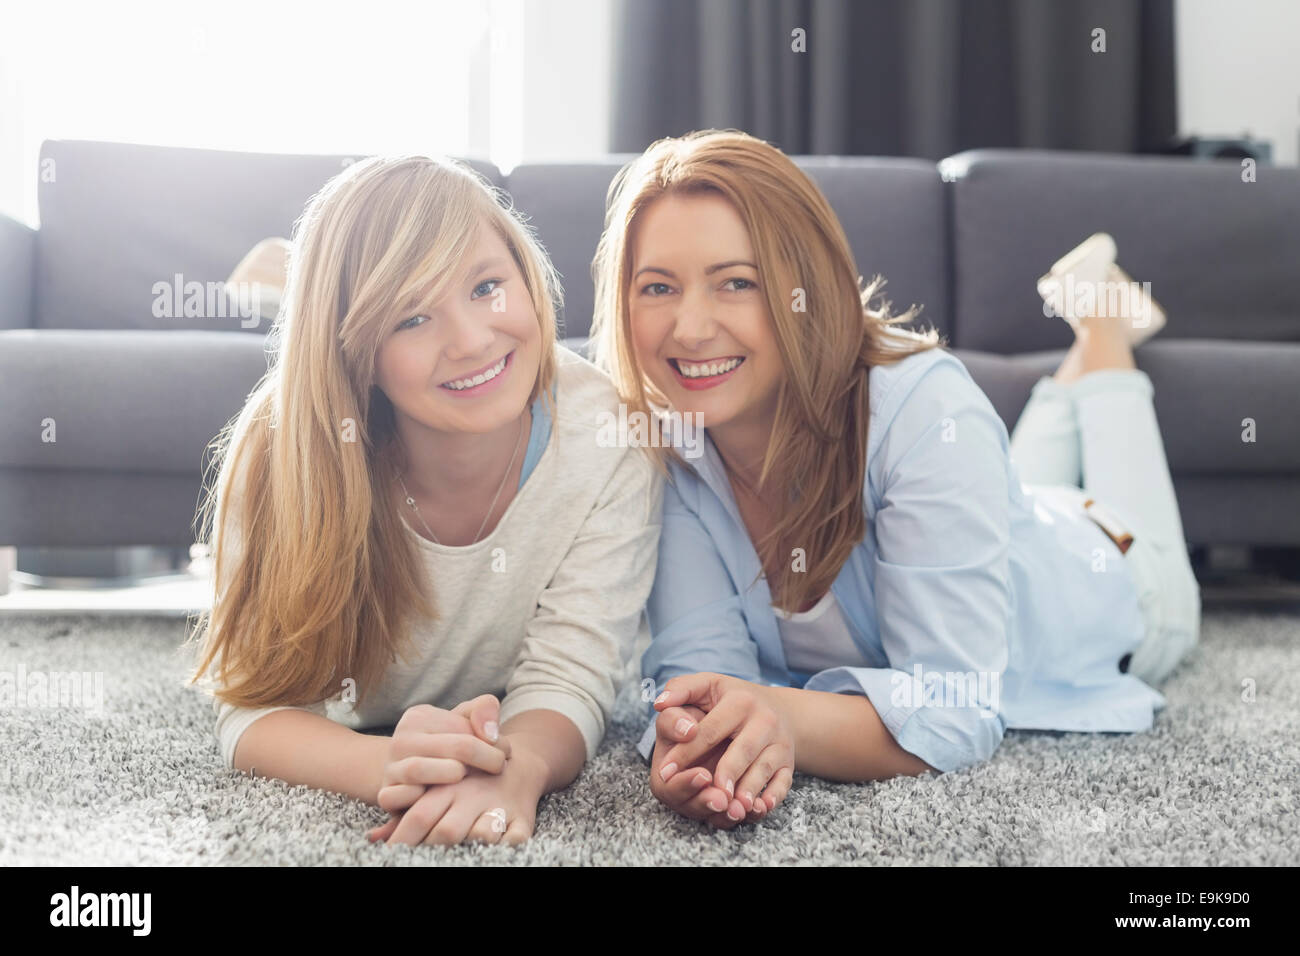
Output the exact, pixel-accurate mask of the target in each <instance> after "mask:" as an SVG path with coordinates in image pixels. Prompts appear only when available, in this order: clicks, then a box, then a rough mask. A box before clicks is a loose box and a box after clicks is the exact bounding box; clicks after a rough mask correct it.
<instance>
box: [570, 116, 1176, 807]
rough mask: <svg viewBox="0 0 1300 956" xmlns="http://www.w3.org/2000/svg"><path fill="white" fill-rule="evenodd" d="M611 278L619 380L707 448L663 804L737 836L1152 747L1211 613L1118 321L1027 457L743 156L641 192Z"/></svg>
mask: <svg viewBox="0 0 1300 956" xmlns="http://www.w3.org/2000/svg"><path fill="white" fill-rule="evenodd" d="M595 271H596V275H597V282H598V299H597V327H596V330H595V333H594V334H595V337H596V355H597V364H600V365H603V366H604V367H605V368H607V369H608V370H609V372H610V374H611V375H612V377H613V378H614V381H615V382H616V384H617V385H618V387H619V390H620V392H621V394H622V395H623V397H624V399H625V401H627V402H628V403H629V405H630V406H631V407H633V408H635V409H638V410H646V411H647V412H650V411H653V412H656V413H658V414H660V415H663V414H664V412H665V411H671V412H672V413H674V415H673V416H665V417H664V420H665V422H666V425H665V428H666V429H667V430H669V431H671V428H672V423H673V422H674V421H676V420H677V419H682V420H700V421H702V422H703V425H704V427H705V432H706V435H707V441H705V442H704V446H705V453H704V454H703V456H699V457H696V458H695V459H694V460H693V461H686V460H684V459H683V458H682V456H681V455H679V454H676V453H675V451H674V450H673V449H672V448H669V449H668V451H667V452H665V453H664V454H665V456H666V458H667V463H668V467H669V470H670V473H671V479H672V480H671V483H670V485H669V487H668V489H667V490H666V496H665V501H664V515H663V537H662V540H661V542H660V552H659V561H658V570H657V575H656V579H655V585H654V589H653V591H652V593H651V596H650V602H649V606H648V612H649V616H650V624H651V629H652V631H653V634H654V640H653V643H652V645H651V646H650V648H649V650H648V651H647V652H646V654H645V656H644V658H643V660H642V669H643V673H644V674H645V675H646V677H647V678H651V679H653V681H654V682H655V684H656V687H657V689H658V690H661V691H662V693H661V694H660V696H659V698H658V699H657V700H656V702H655V704H654V708H655V710H657V711H659V713H658V714H657V716H656V715H653V714H652V715H651V716H652V720H651V723H650V725H649V726H648V727H647V728H646V732H645V735H644V737H643V738H642V741H641V743H640V746H639V749H640V751H641V753H642V755H643V756H644V757H647V758H649V759H650V761H651V775H650V780H651V788H652V790H653V791H654V793H655V794H656V796H658V797H659V799H660V800H662V801H663V802H664V803H666V804H667V805H669V806H671V807H673V808H674V809H676V810H677V811H678V812H680V813H682V814H684V815H686V816H688V817H692V818H695V819H707V820H709V821H710V822H711V823H712V824H714V825H716V826H722V827H727V826H733V825H735V823H737V822H739V821H740V820H742V819H746V820H755V819H758V818H760V817H761V816H762V815H763V814H766V813H770V812H771V810H772V809H773V808H774V807H775V806H776V805H777V803H779V802H780V801H781V800H782V799H783V798H784V796H785V794H786V793H787V792H788V790H789V788H790V785H791V780H792V774H793V771H795V770H799V771H801V772H805V773H809V774H813V775H816V776H821V777H825V778H828V779H833V780H872V779H881V778H886V777H890V776H893V775H896V774H917V773H922V772H925V771H927V770H936V771H948V770H955V769H957V768H959V767H964V766H969V765H972V764H975V763H978V762H980V761H984V760H987V759H989V758H990V757H991V756H992V754H993V752H994V751H995V750H996V749H997V747H998V745H999V743H1000V742H1001V740H1002V737H1003V734H1004V732H1005V731H1006V730H1007V729H1008V728H1039V729H1056V730H1091V731H1137V730H1143V729H1146V728H1148V727H1150V726H1151V723H1152V718H1153V711H1154V710H1155V709H1158V708H1159V707H1161V706H1163V704H1164V698H1163V697H1162V696H1161V695H1160V694H1159V693H1158V692H1157V691H1155V690H1154V689H1152V687H1151V686H1149V685H1150V684H1155V683H1158V682H1159V681H1160V680H1161V679H1162V678H1163V677H1164V675H1165V674H1166V673H1167V672H1168V671H1169V669H1170V668H1172V666H1173V664H1174V663H1175V662H1176V661H1177V660H1178V659H1179V658H1180V657H1181V656H1182V655H1183V654H1184V653H1185V652H1186V650H1187V649H1188V648H1189V647H1190V646H1191V645H1192V644H1193V643H1194V642H1195V640H1196V635H1197V621H1198V618H1199V598H1198V597H1197V595H1196V591H1195V582H1194V579H1193V578H1192V574H1191V569H1190V565H1189V563H1188V560H1187V552H1186V547H1185V544H1184V542H1183V537H1182V528H1181V525H1180V523H1179V519H1178V509H1177V504H1176V502H1175V500H1174V495H1173V489H1172V484H1171V482H1170V479H1169V473H1168V468H1167V465H1166V463H1165V459H1164V453H1163V450H1162V447H1161V443H1160V436H1159V432H1158V430H1157V428H1156V423H1155V416H1154V411H1153V408H1152V405H1151V383H1150V380H1149V379H1148V378H1147V377H1146V375H1145V374H1144V373H1142V372H1140V371H1138V370H1137V369H1136V368H1134V366H1133V361H1132V356H1131V354H1130V353H1129V352H1128V350H1127V344H1126V338H1125V334H1124V330H1123V329H1122V328H1121V327H1120V325H1121V323H1120V321H1119V320H1118V319H1116V318H1110V319H1101V318H1090V319H1086V320H1084V321H1083V322H1082V323H1081V329H1080V331H1079V333H1078V338H1077V340H1076V342H1075V344H1074V346H1073V348H1072V349H1071V350H1070V352H1069V354H1068V355H1067V357H1066V359H1065V361H1064V363H1063V364H1062V366H1061V369H1060V370H1059V371H1058V372H1057V373H1056V375H1055V376H1054V377H1052V378H1050V379H1046V378H1045V379H1044V380H1042V381H1041V382H1039V383H1038V384H1037V385H1036V387H1035V389H1034V391H1033V398H1032V400H1031V402H1030V403H1029V406H1028V407H1027V408H1026V409H1025V411H1024V414H1023V415H1022V417H1021V419H1020V422H1019V427H1018V428H1017V429H1016V437H1015V440H1014V441H1010V442H1009V441H1008V437H1007V433H1006V428H1005V427H1004V425H1003V424H1002V422H1001V420H1000V419H999V418H998V416H997V414H996V412H995V411H994V409H993V407H992V405H991V404H990V402H989V400H988V398H987V397H986V396H985V395H984V393H983V392H982V391H981V390H980V389H979V387H978V386H977V385H976V384H975V383H974V381H973V380H972V379H971V377H970V375H969V374H968V372H967V371H966V369H965V367H964V366H963V365H962V363H961V362H960V361H958V360H957V359H956V358H955V357H954V356H953V355H952V354H951V353H950V352H947V351H945V350H944V349H943V348H942V347H941V346H942V343H941V342H940V341H939V340H938V336H937V335H936V334H935V333H934V331H933V330H931V331H930V332H928V333H927V334H919V333H916V332H911V331H907V330H904V329H900V328H898V327H897V325H898V323H901V322H905V321H908V320H909V319H911V318H912V317H913V313H912V312H910V311H909V312H908V313H907V314H905V315H903V316H899V317H897V318H893V319H891V318H889V317H888V303H887V302H886V303H885V305H884V309H883V310H882V311H879V312H877V311H874V310H872V309H870V308H869V307H868V302H869V300H870V299H871V298H872V295H873V293H874V292H875V290H876V289H877V287H878V284H879V280H877V282H873V283H872V284H870V285H868V286H867V288H866V289H865V290H862V289H861V287H860V279H859V274H858V271H857V268H856V265H855V264H854V261H853V257H852V253H851V251H850V249H849V245H848V242H847V240H846V238H845V235H844V232H843V229H842V228H841V226H840V224H839V222H838V221H837V219H836V218H835V215H834V213H833V212H832V210H831V208H830V206H829V204H828V203H827V202H826V200H825V198H824V197H823V196H822V194H821V193H820V191H819V190H818V189H817V188H816V186H815V185H814V184H813V183H812V182H811V181H810V180H809V179H808V177H807V176H805V175H804V174H803V173H802V172H801V171H800V170H799V168H798V167H797V166H796V165H795V164H794V163H793V162H791V161H790V160H789V158H787V157H786V156H784V155H783V154H782V153H781V152H780V151H779V150H777V149H775V148H773V147H771V146H769V145H768V144H766V143H764V142H762V141H760V140H757V139H754V138H753V137H750V136H747V135H745V134H743V133H739V132H735V131H715V130H709V131H704V132H698V133H693V134H690V135H688V136H685V137H681V138H679V139H670V140H663V141H660V142H658V143H656V144H654V145H652V146H651V147H650V149H649V150H648V151H647V152H646V153H645V154H644V155H643V156H641V157H640V158H639V159H637V160H636V161H634V162H633V163H632V164H630V165H629V166H628V167H626V168H625V169H624V170H623V171H622V172H621V173H620V175H619V177H618V178H617V179H616V181H615V183H614V184H613V186H611V190H610V196H609V203H608V209H607V220H606V228H605V234H604V236H603V237H602V240H601V245H600V248H599V251H598V254H597V259H596V264H595ZM693 416H699V418H698V419H694V418H693ZM659 441H660V443H662V444H666V445H672V444H673V443H674V442H673V436H672V435H671V434H669V435H666V436H665V437H664V438H662V439H660V440H659ZM679 444H680V442H679ZM1012 457H1014V458H1015V459H1016V461H1015V464H1014V465H1013V463H1012ZM1021 476H1024V477H1026V478H1029V479H1030V480H1031V481H1032V482H1039V483H1041V484H1042V485H1044V486H1046V487H1036V488H1034V489H1032V490H1031V489H1026V488H1022V486H1021V481H1020V478H1021ZM1081 477H1082V478H1083V479H1084V480H1085V481H1086V485H1085V488H1086V491H1085V490H1081V489H1079V488H1078V487H1075V486H1077V485H1078V483H1079V481H1080V479H1081ZM1088 497H1093V498H1096V499H1097V500H1098V501H1099V502H1101V503H1103V504H1104V505H1106V506H1108V508H1109V510H1110V511H1111V512H1112V513H1114V514H1115V515H1117V516H1118V517H1119V518H1120V519H1121V520H1122V521H1123V523H1124V524H1126V525H1127V526H1128V528H1130V529H1131V530H1132V531H1133V533H1134V535H1135V537H1136V543H1134V544H1133V545H1132V547H1131V548H1129V550H1128V552H1127V554H1124V553H1122V552H1121V550H1120V547H1119V544H1117V543H1116V541H1114V540H1112V539H1111V537H1110V536H1109V535H1108V533H1107V532H1106V531H1105V530H1103V528H1102V527H1101V526H1100V525H1099V524H1098V523H1097V522H1096V521H1095V520H1093V518H1092V517H1091V511H1089V510H1087V509H1085V507H1084V501H1085V500H1087V498H1088ZM1111 524H1112V527H1113V522H1111ZM1117 537H1118V534H1117ZM1119 540H1120V542H1121V543H1123V539H1122V538H1120V539H1119ZM1144 681H1145V682H1144Z"/></svg>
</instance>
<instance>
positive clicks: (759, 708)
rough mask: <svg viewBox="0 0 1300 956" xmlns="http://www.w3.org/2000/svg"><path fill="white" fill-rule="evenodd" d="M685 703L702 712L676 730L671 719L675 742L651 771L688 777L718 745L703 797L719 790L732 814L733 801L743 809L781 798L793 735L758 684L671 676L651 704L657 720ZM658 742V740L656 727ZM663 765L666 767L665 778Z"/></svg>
mask: <svg viewBox="0 0 1300 956" xmlns="http://www.w3.org/2000/svg"><path fill="white" fill-rule="evenodd" d="M688 704H691V705H695V706H696V707H698V708H699V709H701V710H703V711H705V712H706V716H705V717H704V718H703V719H702V720H700V721H699V722H698V723H696V724H694V725H693V726H692V727H689V728H684V729H685V733H678V732H677V730H676V722H675V721H674V724H673V731H672V732H673V733H674V735H675V736H674V738H673V739H675V740H676V741H678V742H677V743H674V744H673V745H672V746H669V747H667V748H665V749H664V751H663V754H662V757H661V758H660V764H661V766H660V769H659V770H658V771H656V773H657V774H658V775H659V776H660V779H661V780H662V781H663V782H665V783H671V781H672V780H673V777H674V776H675V775H676V774H677V773H685V774H687V775H688V778H689V777H690V776H693V775H695V771H694V767H695V765H696V764H697V763H698V762H699V761H700V760H701V759H703V758H704V757H705V756H706V755H708V754H709V753H710V752H711V751H713V750H714V749H715V748H719V747H720V748H723V753H722V756H721V757H719V758H718V760H717V764H716V765H715V769H714V770H713V772H712V777H713V781H712V783H713V786H712V787H711V788H709V789H710V790H712V791H714V792H713V793H711V794H706V799H707V798H708V797H717V796H720V795H721V794H720V793H718V792H717V791H719V790H720V791H722V792H723V793H725V794H726V797H727V799H728V800H730V801H732V802H731V805H729V806H728V807H727V808H726V809H727V810H730V811H731V816H732V817H735V816H736V815H737V808H736V806H735V805H736V803H739V805H740V807H741V808H743V809H744V811H745V812H746V813H750V812H751V811H754V810H755V809H756V808H757V805H758V804H760V803H761V804H762V808H761V809H760V812H771V810H772V809H774V808H775V807H776V805H777V804H778V803H780V802H781V801H782V800H784V799H785V796H786V794H787V793H789V792H790V786H791V784H792V783H793V781H794V765H795V758H794V735H793V733H792V731H791V729H790V726H789V722H788V721H787V720H786V719H785V716H784V715H783V714H782V713H781V712H780V711H779V710H777V709H776V708H775V707H773V706H772V704H771V703H769V701H768V699H767V698H766V697H765V696H764V695H763V693H762V688H761V687H760V686H758V685H756V684H751V683H749V682H748V681H743V680H740V679H738V678H735V677H727V676H725V675H723V674H711V673H702V674H686V675H683V676H681V677H674V678H672V679H670V680H669V681H668V683H667V684H665V685H664V692H663V693H662V694H660V695H659V697H658V698H657V699H656V700H655V704H654V706H655V709H656V710H658V711H659V712H660V719H661V720H662V719H663V718H662V715H663V713H664V712H665V711H666V710H668V709H669V708H674V707H676V708H681V707H684V706H686V705H688ZM659 742H664V741H663V734H662V731H661V733H660V741H659ZM657 743H658V742H657ZM658 755H659V754H658V746H656V756H658ZM680 768H687V769H685V770H682V769H680ZM664 770H668V771H670V772H669V773H668V774H667V776H666V777H665V776H664V774H663V771H664ZM652 786H653V784H652ZM717 805H718V803H717V802H716V800H715V802H714V806H717ZM733 822H739V821H738V820H736V821H733Z"/></svg>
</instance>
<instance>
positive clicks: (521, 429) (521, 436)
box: [397, 415, 524, 547]
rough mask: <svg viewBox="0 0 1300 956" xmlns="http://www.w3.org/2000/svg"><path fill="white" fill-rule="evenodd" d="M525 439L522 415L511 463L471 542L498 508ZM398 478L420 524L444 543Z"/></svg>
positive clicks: (434, 539)
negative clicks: (498, 502)
mask: <svg viewBox="0 0 1300 956" xmlns="http://www.w3.org/2000/svg"><path fill="white" fill-rule="evenodd" d="M523 439H524V419H523V416H522V415H521V416H520V417H519V437H518V438H516V439H515V450H514V452H513V454H511V456H510V464H508V465H506V473H505V474H504V475H502V476H501V484H500V486H498V488H497V493H496V494H495V495H493V496H492V504H490V505H488V510H487V514H485V515H484V516H483V523H482V524H481V525H479V526H478V531H477V532H475V533H474V540H473V541H471V542H470V544H477V543H478V538H479V535H481V534H482V533H483V529H484V528H485V527H486V526H487V521H488V518H490V517H492V511H493V509H494V508H496V506H497V501H498V500H499V499H500V498H501V492H502V491H503V490H504V489H505V487H506V479H507V478H509V477H510V472H511V470H512V469H513V468H514V467H515V459H516V458H518V457H519V446H520V444H521V443H522V442H523ZM397 480H398V481H401V482H402V491H403V492H405V494H406V503H407V504H408V505H410V506H411V507H412V508H414V509H415V513H416V514H417V515H418V516H419V518H420V524H422V525H424V530H425V531H427V532H429V537H431V538H433V541H434V543H435V544H442V542H441V541H439V540H438V536H437V535H436V534H434V533H433V529H432V528H430V527H429V522H427V521H425V520H424V515H422V514H420V506H419V505H417V504H416V503H415V499H414V498H413V497H412V496H411V493H410V492H409V491H407V490H406V482H405V481H402V476H401V475H400V474H399V475H398V476H397ZM466 547H469V545H466Z"/></svg>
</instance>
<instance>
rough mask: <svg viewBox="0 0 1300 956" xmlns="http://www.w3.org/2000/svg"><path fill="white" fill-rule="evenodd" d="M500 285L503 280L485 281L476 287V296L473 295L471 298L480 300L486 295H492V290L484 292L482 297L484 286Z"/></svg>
mask: <svg viewBox="0 0 1300 956" xmlns="http://www.w3.org/2000/svg"><path fill="white" fill-rule="evenodd" d="M500 284H501V280H500V279H484V280H483V281H482V282H480V283H479V284H478V285H476V286H475V287H474V294H473V295H471V296H470V298H471V299H478V298H482V296H484V295H489V294H491V292H492V290H491V289H488V290H487V291H484V292H482V294H481V295H480V291H481V290H482V289H483V287H484V286H489V285H490V286H497V285H500Z"/></svg>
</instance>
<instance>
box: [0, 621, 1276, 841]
mask: <svg viewBox="0 0 1300 956" xmlns="http://www.w3.org/2000/svg"><path fill="white" fill-rule="evenodd" d="M185 633H186V623H185V622H184V621H183V620H180V619H165V618H146V617H125V618H123V617H116V618H115V617H107V616H104V617H99V616H81V617H67V616H58V617H19V616H14V617H0V680H3V679H5V678H4V677H3V675H5V674H8V675H12V676H11V677H10V678H8V679H9V680H11V681H12V680H15V679H16V675H17V673H18V671H19V668H20V667H21V668H23V669H24V670H25V672H26V674H27V675H28V680H29V685H28V686H30V680H31V678H30V675H31V674H32V672H37V671H39V672H44V673H49V672H59V671H74V670H75V671H78V672H91V673H94V672H102V674H103V702H104V709H103V712H102V713H94V712H91V711H88V710H86V709H77V708H73V707H60V708H34V707H28V706H6V707H5V709H3V710H0V752H3V754H4V761H3V765H0V818H2V819H3V820H4V824H3V828H2V830H0V865H4V866H13V865H30V864H35V865H56V866H57V865H163V866H174V865H193V864H200V865H213V864H216V865H221V864H227V865H229V864H233V865H327V866H337V865H415V866H428V865H481V864H489V865H517V864H524V865H538V864H543V865H552V864H583V865H589V864H595V865H627V864H636V865H652V866H662V865H725V864H733V865H734V864H737V863H742V864H743V863H750V864H769V865H797V864H834V863H849V864H865V865H918V864H919V865H927V864H941V865H942V864H960V865H972V864H973V865H999V864H1001V865H1039V864H1066V865H1074V864H1080V865H1127V866H1135V865H1177V866H1183V865H1229V866H1241V865H1261V864H1262V865H1275V864H1292V865H1294V864H1295V863H1296V862H1297V859H1298V858H1300V821H1297V808H1298V805H1297V789H1296V785H1297V781H1300V641H1298V638H1300V615H1297V614H1295V613H1294V612H1292V613H1271V612H1267V611H1228V610H1211V611H1208V612H1207V613H1206V615H1205V620H1204V624H1203V628H1202V639H1201V644H1200V646H1199V647H1198V648H1196V650H1195V651H1194V652H1193V653H1192V655H1191V656H1190V657H1189V658H1188V659H1187V660H1186V661H1184V662H1183V664H1182V665H1181V667H1180V668H1179V669H1178V670H1177V671H1176V672H1175V673H1174V674H1173V676H1172V677H1171V678H1170V680H1169V681H1168V683H1167V684H1166V685H1165V686H1164V687H1163V688H1162V690H1163V692H1164V694H1165V696H1166V697H1167V698H1168V700H1169V706H1168V707H1167V708H1166V709H1165V710H1163V711H1161V712H1160V713H1159V714H1158V715H1157V717H1156V725H1155V727H1154V728H1153V729H1152V730H1151V731H1149V732H1147V733H1141V734H1133V735H1127V734H1068V733H1053V732H1040V731H1028V732H1022V731H1012V732H1010V733H1008V734H1007V736H1006V738H1005V739H1004V740H1003V743H1002V746H1001V747H1000V748H999V750H998V751H997V753H996V754H995V755H994V757H993V759H992V760H991V761H989V762H988V763H985V764H983V765H982V766H978V767H973V768H969V769H966V770H961V771H956V772H953V773H948V774H937V775H936V774H929V775H927V776H925V777H922V778H895V779H894V780H890V781H886V782H882V783H866V784H836V783H828V782H825V781H821V780H818V779H816V778H813V777H808V776H806V775H802V774H799V775H796V777H795V786H794V789H793V790H792V791H791V793H790V795H789V796H788V797H787V798H786V801H785V803H784V804H782V805H781V806H780V807H778V808H777V809H776V811H775V812H773V814H772V815H771V817H770V818H769V819H767V820H764V821H761V822H760V823H758V824H756V825H743V824H742V825H741V826H740V827H739V828H737V829H735V830H732V831H730V832H724V831H715V830H713V829H711V828H710V827H708V826H707V825H706V824H701V823H696V822H693V821H690V820H685V819H683V818H681V817H678V816H676V815H675V814H673V813H671V812H669V811H668V810H666V809H665V808H663V807H662V806H661V805H660V804H659V803H658V801H657V800H656V799H655V798H654V796H653V795H652V794H651V793H650V790H649V788H648V785H647V782H646V776H647V768H646V765H645V763H644V762H643V761H642V760H641V759H640V757H639V756H638V755H637V753H636V751H635V749H634V746H633V745H634V742H635V740H636V737H637V735H638V734H639V731H640V729H641V719H640V712H641V711H640V707H641V704H640V702H639V700H638V698H637V693H636V692H637V687H636V685H635V683H629V684H628V685H627V686H626V687H625V688H624V690H623V693H622V694H621V696H620V698H619V702H618V708H617V710H616V713H615V717H614V721H613V723H612V726H611V728H610V732H609V734H608V736H607V737H606V740H605V743H604V744H603V746H602V748H601V751H600V753H599V754H598V755H597V756H596V758H595V760H593V761H592V762H590V763H589V764H588V765H587V766H586V767H585V768H584V769H583V772H582V774H581V776H580V777H579V778H578V780H577V781H575V783H574V784H573V785H572V786H570V787H569V788H568V789H566V790H564V791H562V792H560V793H556V794H551V795H549V796H547V797H545V798H543V800H542V803H541V805H540V807H539V810H538V826H537V831H536V833H535V835H534V837H533V839H532V840H530V841H529V842H528V843H526V844H524V845H522V846H520V847H499V846H492V847H489V846H482V845H465V846H458V847H427V846H421V847H405V846H401V847H388V846H384V845H371V844H369V843H367V842H366V839H365V835H364V833H365V830H366V829H367V828H368V827H370V826H372V825H375V824H378V823H381V822H382V821H383V820H384V819H385V818H386V816H387V815H386V814H385V813H384V812H383V811H381V810H379V809H378V808H374V807H368V806H366V805H365V804H362V803H360V802H357V801H353V800H351V799H349V798H346V797H343V796H340V795H337V794H331V793H326V792H323V791H317V790H310V789H308V788H306V787H291V786H289V785H288V784H285V783H283V782H281V781H278V780H268V779H265V778H256V779H250V778H249V777H247V776H246V775H244V774H242V773H239V772H238V771H233V770H228V769H226V768H224V767H223V766H222V765H221V762H220V758H219V756H218V753H217V749H216V741H215V739H214V737H213V734H212V727H213V717H212V711H211V707H210V704H209V703H208V701H207V700H206V699H205V698H204V697H203V696H202V695H201V694H200V693H199V692H198V691H196V690H194V689H192V688H189V687H187V686H185V685H184V684H183V683H182V682H181V680H180V678H181V675H182V674H183V673H184V669H185V665H186V662H187V658H188V653H189V652H188V651H185V652H184V653H179V652H178V647H179V645H180V644H181V642H182V641H183V640H184V637H185ZM1251 681H1253V699H1246V698H1250V697H1251V695H1250V694H1249V693H1247V691H1246V688H1247V686H1248V684H1247V682H1251ZM11 686H13V685H12V684H11ZM11 696H12V695H11Z"/></svg>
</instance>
